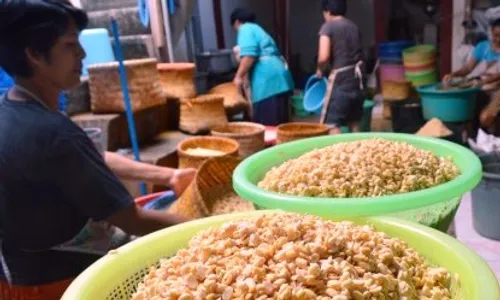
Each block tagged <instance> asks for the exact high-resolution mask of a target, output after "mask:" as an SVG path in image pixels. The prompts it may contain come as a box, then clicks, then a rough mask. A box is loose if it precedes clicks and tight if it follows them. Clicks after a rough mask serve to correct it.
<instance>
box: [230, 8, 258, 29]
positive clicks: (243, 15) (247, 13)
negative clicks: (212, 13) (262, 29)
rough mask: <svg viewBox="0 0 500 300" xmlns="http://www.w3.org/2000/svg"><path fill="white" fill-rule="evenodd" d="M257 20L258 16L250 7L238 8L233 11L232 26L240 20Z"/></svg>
mask: <svg viewBox="0 0 500 300" xmlns="http://www.w3.org/2000/svg"><path fill="white" fill-rule="evenodd" d="M256 20H257V16H256V15H255V13H254V12H253V11H251V10H250V9H248V8H242V7H240V8H237V9H235V10H233V12H232V13H231V26H232V25H234V23H236V21H240V22H241V23H247V22H250V23H254V22H255V21H256Z"/></svg>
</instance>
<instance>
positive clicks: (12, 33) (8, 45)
mask: <svg viewBox="0 0 500 300" xmlns="http://www.w3.org/2000/svg"><path fill="white" fill-rule="evenodd" d="M71 21H73V22H75V24H76V26H77V28H78V30H82V29H84V28H85V27H87V24H88V17H87V14H86V13H85V12H84V11H83V10H81V9H78V8H76V7H74V6H73V5H71V3H70V2H69V1H67V0H0V67H2V68H3V69H4V70H5V71H6V72H7V73H9V74H10V75H11V76H13V77H15V76H21V77H30V76H31V75H32V70H31V68H30V66H29V64H28V61H27V57H26V54H25V53H26V51H25V50H26V49H28V48H29V49H31V50H33V51H36V52H37V53H39V54H40V55H43V56H44V57H45V58H46V59H48V58H49V53H50V49H52V47H53V46H54V44H55V43H56V41H57V39H59V38H60V37H61V36H62V35H64V34H65V33H66V30H67V29H68V26H69V24H70V22H71Z"/></svg>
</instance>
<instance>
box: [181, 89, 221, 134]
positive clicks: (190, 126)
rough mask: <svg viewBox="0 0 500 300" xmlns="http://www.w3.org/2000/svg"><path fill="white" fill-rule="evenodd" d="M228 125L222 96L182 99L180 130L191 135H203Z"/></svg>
mask: <svg viewBox="0 0 500 300" xmlns="http://www.w3.org/2000/svg"><path fill="white" fill-rule="evenodd" d="M227 123H228V121H227V116H226V112H225V111H224V98H223V97H222V96H218V95H203V96H198V97H196V98H186V99H181V108H180V120H179V128H180V130H182V131H184V132H187V133H190V134H203V133H209V132H210V130H212V128H215V127H220V126H225V125H227Z"/></svg>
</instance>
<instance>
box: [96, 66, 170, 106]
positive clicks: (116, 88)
mask: <svg viewBox="0 0 500 300" xmlns="http://www.w3.org/2000/svg"><path fill="white" fill-rule="evenodd" d="M124 64H125V69H126V73H127V81H128V88H129V94H130V101H131V106H132V110H133V111H139V110H143V109H146V108H149V107H153V106H156V105H159V104H162V103H164V102H165V100H164V95H163V90H162V87H161V83H160V76H159V74H158V71H157V69H156V59H149V58H148V59H134V60H127V61H125V62H124ZM88 71H89V89H90V97H91V99H90V102H91V109H92V112H94V113H123V112H125V103H124V101H123V92H122V86H121V84H120V73H119V70H118V62H111V63H104V64H94V65H90V66H89V67H88Z"/></svg>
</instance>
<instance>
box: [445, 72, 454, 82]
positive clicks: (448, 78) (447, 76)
mask: <svg viewBox="0 0 500 300" xmlns="http://www.w3.org/2000/svg"><path fill="white" fill-rule="evenodd" d="M452 79H453V75H452V74H446V75H444V76H443V83H445V84H447V83H450V81H451V80H452Z"/></svg>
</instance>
